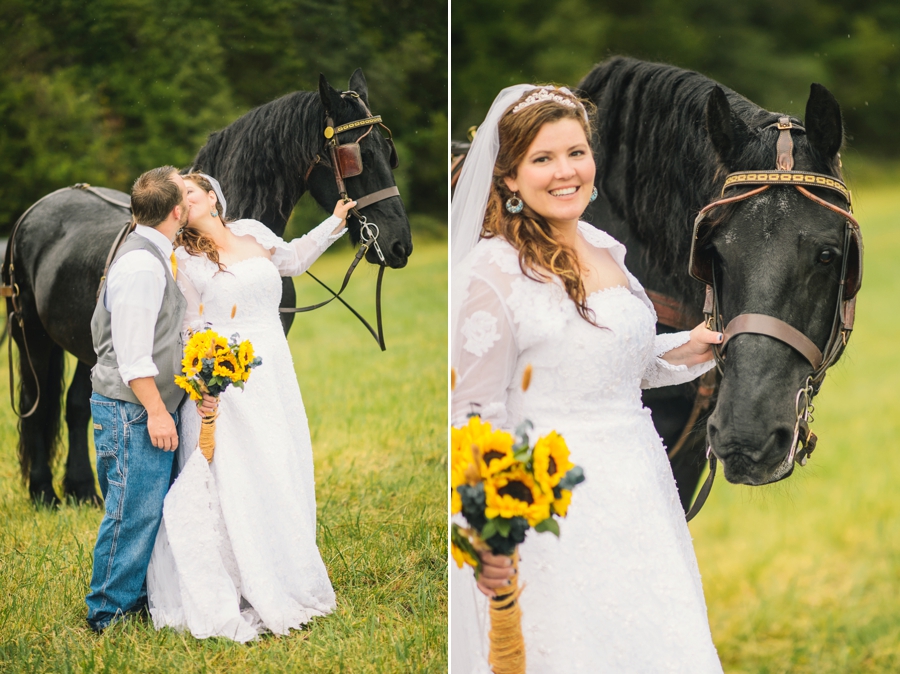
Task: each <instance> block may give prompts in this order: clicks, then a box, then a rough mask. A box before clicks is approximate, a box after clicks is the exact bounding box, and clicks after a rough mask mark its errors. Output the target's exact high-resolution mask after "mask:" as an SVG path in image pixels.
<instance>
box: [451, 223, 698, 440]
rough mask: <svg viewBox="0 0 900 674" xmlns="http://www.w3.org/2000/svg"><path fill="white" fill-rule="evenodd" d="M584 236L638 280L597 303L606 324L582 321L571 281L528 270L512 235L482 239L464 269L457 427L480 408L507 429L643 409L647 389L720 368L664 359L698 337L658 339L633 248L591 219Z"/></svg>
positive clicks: (459, 278)
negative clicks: (538, 276)
mask: <svg viewBox="0 0 900 674" xmlns="http://www.w3.org/2000/svg"><path fill="white" fill-rule="evenodd" d="M579 232H580V233H581V235H582V236H583V237H584V238H585V239H586V240H587V241H588V243H590V244H592V245H594V246H596V247H598V248H606V249H608V250H609V252H610V254H611V255H612V257H613V259H614V260H615V261H616V262H617V263H618V264H619V266H620V268H621V269H622V271H623V272H624V273H625V275H626V278H627V279H628V283H629V287H628V288H625V287H613V288H607V289H604V290H600V291H597V292H595V293H593V294H592V295H591V296H589V297H588V299H587V304H588V307H589V308H590V309H591V310H592V311H593V312H594V316H595V322H596V323H597V325H599V326H600V327H597V326H594V325H591V324H590V323H588V322H587V321H585V320H584V319H582V318H581V317H580V316H579V315H578V312H577V310H576V307H575V304H574V303H573V302H572V301H571V300H570V299H569V298H568V296H567V295H566V292H565V289H564V288H563V287H562V284H561V283H559V282H546V283H542V282H540V281H536V280H534V279H532V278H530V277H528V276H526V275H525V274H523V273H522V270H521V268H520V267H519V260H518V254H517V252H516V250H515V249H514V248H513V247H512V246H510V245H509V244H508V243H507V242H506V241H505V240H503V239H500V238H492V239H484V240H482V241H480V242H479V243H478V245H477V246H476V247H475V249H474V250H473V251H472V252H471V253H470V255H469V256H468V257H467V258H466V261H465V262H464V264H463V268H462V269H460V270H459V272H457V271H456V270H454V293H460V294H462V299H461V302H460V306H461V310H460V316H459V319H458V324H459V326H460V327H459V334H458V335H454V336H453V344H452V349H453V357H452V360H453V366H454V367H455V368H456V372H457V384H456V388H455V389H454V392H453V420H454V423H457V424H458V423H461V421H462V420H463V419H464V418H465V416H466V414H469V413H470V412H472V411H474V410H475V409H478V410H479V411H480V413H481V415H482V417H483V418H485V419H487V420H489V421H492V422H493V423H495V424H497V425H500V426H504V427H508V426H515V425H516V424H517V423H518V420H520V418H521V417H522V416H527V417H529V418H531V419H532V421H535V422H536V419H534V418H533V417H534V416H539V417H543V416H547V417H549V418H558V416H559V415H560V414H565V415H576V416H577V415H581V414H585V413H591V412H596V411H597V410H599V409H601V408H602V409H606V410H614V409H620V408H623V407H624V408H627V409H630V410H633V411H636V410H639V409H640V408H641V403H640V389H641V388H652V387H656V386H666V385H671V384H678V383H682V382H685V381H690V380H691V379H694V378H695V377H697V376H699V375H700V374H701V373H702V372H705V371H706V370H707V369H709V368H710V367H711V366H712V365H711V363H704V364H702V365H697V366H694V367H692V368H688V367H686V366H683V365H677V366H676V365H671V364H669V363H668V362H666V361H665V360H664V359H662V358H661V357H660V356H662V355H663V354H664V353H666V352H667V351H669V350H671V349H673V348H675V347H677V346H680V345H681V344H684V343H685V342H687V341H688V338H689V335H688V333H686V332H681V333H674V334H664V335H656V334H655V325H656V314H655V312H654V310H653V305H652V304H651V302H650V300H649V299H648V297H647V294H646V293H645V292H644V289H643V287H642V286H641V284H640V282H638V280H637V279H636V278H635V277H634V276H632V275H631V274H630V273H629V272H628V270H627V269H626V268H625V264H624V262H625V247H624V246H622V245H621V244H620V243H618V242H617V241H616V240H615V239H613V238H612V237H611V236H609V235H608V234H606V233H604V232H602V231H599V230H597V229H595V228H593V227H591V226H590V225H587V224H585V223H581V224H580V225H579ZM458 299H459V298H458ZM527 365H531V366H532V368H533V375H532V384H531V386H532V388H531V389H529V392H528V394H527V395H526V396H522V395H521V393H522V392H521V387H520V383H521V377H522V373H523V371H524V369H525V367H526V366H527ZM525 408H527V411H528V412H529V413H527V414H526V409H525Z"/></svg>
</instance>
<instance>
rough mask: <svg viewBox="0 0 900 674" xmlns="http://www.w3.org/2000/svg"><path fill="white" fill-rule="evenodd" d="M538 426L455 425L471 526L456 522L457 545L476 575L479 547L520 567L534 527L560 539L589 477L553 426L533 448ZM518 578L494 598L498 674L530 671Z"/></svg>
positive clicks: (458, 494) (455, 459)
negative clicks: (521, 549)
mask: <svg viewBox="0 0 900 674" xmlns="http://www.w3.org/2000/svg"><path fill="white" fill-rule="evenodd" d="M523 388H527V384H524V385H523ZM531 428H532V426H531V423H530V422H529V421H525V422H523V423H522V424H520V425H519V427H518V428H517V429H516V431H515V434H514V435H513V434H510V433H508V432H506V431H502V430H496V429H493V428H492V427H491V425H490V423H488V422H484V421H482V420H481V418H480V417H479V416H478V415H477V414H474V415H471V416H470V417H469V420H468V423H467V424H466V425H465V426H462V427H461V428H452V429H451V490H452V493H451V506H450V508H451V512H452V513H453V514H454V515H456V514H462V516H463V518H465V520H466V522H467V523H468V525H469V526H468V527H463V526H460V525H459V524H457V523H455V522H454V523H453V525H452V527H451V548H450V550H451V554H452V555H453V558H454V560H455V561H456V564H457V566H459V567H460V568H462V566H463V564H468V565H470V566H471V567H472V568H473V569H474V570H475V577H476V578H477V577H478V576H479V575H480V573H481V570H482V565H481V559H480V556H479V553H480V552H486V551H490V552H492V553H493V554H495V555H508V556H510V557H512V560H513V565H514V566H517V564H518V559H517V555H516V546H517V545H518V544H519V543H522V542H523V541H524V540H525V534H526V533H527V532H528V530H529V529H534V530H535V531H536V532H543V531H549V532H551V533H553V534H555V535H556V536H559V533H560V532H559V522H558V518H562V517H565V516H566V514H567V512H568V509H569V504H570V502H571V499H572V489H574V488H575V486H576V485H578V484H580V483H581V482H583V481H584V473H583V471H582V469H581V468H580V467H579V466H576V465H575V464H573V463H572V462H571V461H570V460H569V448H568V446H567V445H566V442H565V440H563V438H562V436H560V435H559V434H558V433H556V431H551V432H550V433H548V434H547V435H545V436H543V437H541V438H540V439H538V440H537V442H535V443H534V445H532V444H531V443H530V441H529V437H528V433H529V431H530V430H531ZM517 578H518V576H517V575H514V576H513V577H512V579H511V581H510V582H511V585H510V588H509V590H508V592H507V593H506V594H503V595H498V596H496V597H494V598H492V599H491V611H490V615H491V632H490V647H491V653H490V663H491V667H492V668H493V670H494V672H495V674H513V673H517V672H523V673H524V671H525V645H524V641H523V639H522V631H521V612H520V610H519V607H518V601H517V600H518V596H519V592H520V590H519V588H518V585H517Z"/></svg>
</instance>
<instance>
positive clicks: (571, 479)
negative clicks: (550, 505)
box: [553, 466, 584, 498]
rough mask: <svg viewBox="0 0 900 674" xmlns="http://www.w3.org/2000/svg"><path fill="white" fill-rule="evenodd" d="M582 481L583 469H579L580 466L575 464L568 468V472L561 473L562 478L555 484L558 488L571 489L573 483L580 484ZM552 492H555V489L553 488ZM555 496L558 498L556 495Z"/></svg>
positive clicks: (573, 486) (573, 485)
mask: <svg viewBox="0 0 900 674" xmlns="http://www.w3.org/2000/svg"><path fill="white" fill-rule="evenodd" d="M582 482H584V471H583V470H582V469H581V466H575V467H574V468H572V469H570V470H569V472H568V473H566V474H565V475H563V477H562V479H561V480H560V481H559V484H558V485H557V488H558V489H568V490H569V491H572V489H574V488H575V485H577V484H581V483H582ZM553 493H554V494H555V493H556V489H554V490H553ZM556 498H559V497H558V496H557V497H556Z"/></svg>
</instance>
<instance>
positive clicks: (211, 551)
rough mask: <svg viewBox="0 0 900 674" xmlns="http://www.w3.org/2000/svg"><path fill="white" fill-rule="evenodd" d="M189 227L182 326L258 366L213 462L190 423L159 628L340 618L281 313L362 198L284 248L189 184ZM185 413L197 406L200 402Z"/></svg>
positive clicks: (165, 558)
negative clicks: (240, 351)
mask: <svg viewBox="0 0 900 674" xmlns="http://www.w3.org/2000/svg"><path fill="white" fill-rule="evenodd" d="M184 180H185V184H186V186H187V197H186V202H187V205H188V207H189V211H190V212H189V217H188V224H187V226H186V227H185V228H184V229H183V230H182V232H181V233H180V234H179V236H178V238H177V239H176V241H175V244H176V246H180V247H179V248H178V249H177V250H176V253H175V255H176V258H177V262H178V265H177V278H176V280H177V283H178V285H179V287H180V288H181V289H182V292H183V293H184V295H185V297H186V299H187V300H188V308H187V311H186V314H185V327H186V328H191V329H197V328H202V327H204V326H205V325H209V326H210V327H211V328H212V329H213V330H215V331H216V332H218V333H219V334H221V335H223V336H225V337H230V336H231V335H232V334H234V333H238V334H239V335H240V338H241V339H242V340H245V339H246V340H250V341H251V343H252V344H253V348H254V351H255V352H256V355H258V356H260V357H261V358H262V365H261V366H259V367H257V368H255V369H254V370H253V372H252V374H251V376H250V379H249V380H248V381H247V383H246V385H245V388H244V390H238V389H235V388H234V387H230V388H228V389H226V390H225V392H224V393H223V394H222V395H221V398H220V402H219V416H218V420H217V423H216V449H215V455H214V458H213V461H212V463H209V464H208V463H207V461H206V459H205V458H204V457H203V455H202V454H201V453H200V451H199V450H196V449H195V448H196V447H197V439H198V437H199V432H200V416H199V415H198V414H195V413H194V412H193V411H190V410H185V413H184V414H183V415H182V419H183V421H182V428H181V442H180V443H179V449H178V464H179V467H180V469H181V472H180V474H179V476H178V479H177V480H176V481H175V483H174V484H173V485H172V488H171V489H170V490H169V493H168V495H167V496H166V500H165V505H164V507H163V522H162V525H161V526H160V530H159V534H158V536H157V539H156V545H155V547H154V549H153V554H152V557H151V561H150V568H149V569H148V572H147V589H148V600H149V609H150V614H151V616H152V618H153V624H154V625H155V626H156V628H157V629H160V628H162V627H165V626H168V627H173V628H175V629H177V630H179V631H180V630H184V629H188V630H190V632H191V633H192V634H193V635H194V636H195V637H197V638H206V637H211V636H224V637H228V638H230V639H233V640H235V641H240V642H245V641H248V640H251V639H254V638H256V636H257V635H258V634H260V633H262V632H264V631H270V632H274V633H276V634H286V633H287V632H288V630H290V629H292V628H298V627H300V626H301V625H303V624H304V623H307V622H309V620H310V619H311V618H313V617H314V616H323V615H327V614H328V613H330V612H331V611H332V610H333V609H334V605H335V598H334V591H333V590H332V587H331V582H330V581H329V579H328V573H327V571H326V569H325V565H324V564H323V562H322V558H321V556H320V555H319V551H318V548H317V547H316V499H315V487H314V480H313V461H312V446H311V443H310V435H309V427H308V424H307V421H306V413H305V411H304V408H303V401H302V399H301V397H300V389H299V387H298V386H297V380H296V375H295V373H294V366H293V361H292V360H291V354H290V351H289V349H288V344H287V340H286V339H285V336H284V330H283V328H282V324H281V319H280V318H279V311H278V305H279V303H280V301H281V277H282V276H297V275H299V274H302V273H303V272H304V271H306V269H308V268H309V267H310V265H312V263H313V262H314V261H315V260H316V258H318V257H319V255H321V253H322V252H323V251H324V250H325V249H326V248H328V246H330V245H331V244H332V243H333V242H334V241H336V240H337V239H338V238H339V237H340V236H341V234H343V232H344V231H346V217H347V212H348V211H349V209H350V208H351V207H352V206H353V205H354V204H355V202H352V201H351V202H349V203H346V204H342V203H338V205H337V206H336V207H335V210H334V215H333V216H332V217H330V218H328V219H327V220H325V222H323V223H322V224H321V225H319V226H318V227H316V228H315V229H313V230H312V231H311V232H309V233H308V234H306V235H305V236H303V237H301V238H299V239H295V240H293V241H291V242H290V243H285V242H284V241H283V240H282V239H281V238H280V237H278V236H276V235H275V234H274V233H272V231H270V230H269V229H268V228H266V227H265V226H264V225H263V224H262V223H260V222H257V221H256V220H237V221H234V222H228V221H226V220H225V219H224V217H225V208H226V202H225V198H224V196H223V195H222V193H221V189H220V188H219V185H218V183H217V182H216V181H215V180H214V179H213V178H211V177H209V176H207V175H204V174H202V173H191V174H188V175H186V176H184ZM185 405H193V403H191V402H190V401H188V402H186V403H185Z"/></svg>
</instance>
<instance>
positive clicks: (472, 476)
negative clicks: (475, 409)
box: [450, 416, 491, 489]
mask: <svg viewBox="0 0 900 674" xmlns="http://www.w3.org/2000/svg"><path fill="white" fill-rule="evenodd" d="M490 433H491V425H490V423H488V422H482V421H481V419H480V418H479V417H477V416H473V417H470V418H469V421H468V422H467V423H466V425H465V426H462V427H461V428H456V427H453V428H451V429H450V458H451V463H450V465H451V486H452V488H453V489H456V487H458V486H459V485H461V484H473V483H475V482H480V481H481V477H480V472H479V470H478V468H477V466H476V465H475V461H476V460H477V459H476V456H477V455H478V454H479V453H480V452H481V449H480V447H481V446H482V445H483V444H484V438H486V437H487V436H489V435H490Z"/></svg>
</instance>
